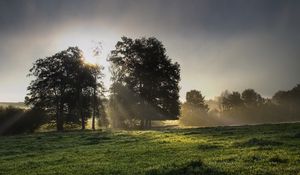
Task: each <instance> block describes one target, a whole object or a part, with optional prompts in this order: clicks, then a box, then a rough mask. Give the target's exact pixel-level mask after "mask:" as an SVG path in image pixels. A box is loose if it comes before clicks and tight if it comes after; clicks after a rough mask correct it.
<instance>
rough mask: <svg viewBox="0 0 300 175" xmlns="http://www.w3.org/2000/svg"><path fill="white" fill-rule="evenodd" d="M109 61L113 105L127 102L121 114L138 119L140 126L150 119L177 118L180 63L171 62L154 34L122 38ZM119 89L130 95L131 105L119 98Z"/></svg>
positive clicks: (147, 122) (146, 123) (124, 99)
mask: <svg viewBox="0 0 300 175" xmlns="http://www.w3.org/2000/svg"><path fill="white" fill-rule="evenodd" d="M109 61H110V62H111V64H112V67H111V70H112V80H113V82H114V83H113V85H112V88H111V91H112V94H113V96H112V98H113V99H114V104H115V105H114V106H116V104H117V103H118V104H124V105H126V106H128V105H129V107H126V108H124V110H123V109H122V110H123V113H127V114H128V115H129V116H130V118H131V119H133V120H137V119H138V120H140V126H141V127H142V128H144V127H149V126H151V120H157V119H158V120H164V119H177V116H178V115H179V94H178V93H179V86H178V83H179V80H180V69H179V64H178V63H172V61H171V59H170V58H169V57H168V56H167V55H166V49H165V48H164V46H163V44H162V43H161V42H160V41H158V40H157V39H156V38H153V37H151V38H141V39H135V40H133V39H131V38H127V37H122V39H121V41H119V42H118V43H117V44H116V48H115V50H113V51H112V52H111V56H110V58H109ZM116 87H117V88H116ZM122 89H123V90H122ZM121 91H122V92H126V93H127V94H130V96H131V97H130V98H131V99H132V100H131V101H130V103H131V104H128V103H127V102H126V100H127V99H126V97H125V98H124V97H122V96H124V95H122V94H120V92H121ZM116 100H120V101H119V102H117V101H116ZM125 103H126V104H125ZM120 110H121V109H118V110H115V112H116V111H120ZM130 110H131V111H130ZM120 115H122V114H120ZM120 115H119V116H120ZM131 119H130V120H131Z"/></svg>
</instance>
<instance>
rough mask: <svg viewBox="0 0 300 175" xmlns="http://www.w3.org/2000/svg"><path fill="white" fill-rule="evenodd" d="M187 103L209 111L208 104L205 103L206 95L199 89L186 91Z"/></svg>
mask: <svg viewBox="0 0 300 175" xmlns="http://www.w3.org/2000/svg"><path fill="white" fill-rule="evenodd" d="M186 104H187V105H189V106H193V107H196V108H200V109H202V110H203V111H208V105H207V104H206V103H205V100H204V96H202V94H201V92H200V91H198V90H191V91H189V92H187V93H186Z"/></svg>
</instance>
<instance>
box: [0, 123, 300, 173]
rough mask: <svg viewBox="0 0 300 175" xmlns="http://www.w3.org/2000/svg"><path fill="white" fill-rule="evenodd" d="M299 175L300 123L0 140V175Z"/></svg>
mask: <svg viewBox="0 0 300 175" xmlns="http://www.w3.org/2000/svg"><path fill="white" fill-rule="evenodd" d="M55 173H57V174H72V175H75V174H80V175H81V174H201V173H203V174H206V175H209V174H223V175H225V174H237V175H238V174H245V175H246V174H278V175H279V174H280V175H283V174H293V175H295V174H300V123H298V124H279V125H259V126H242V127H217V128H200V129H178V130H175V129H174V130H162V131H119V132H91V131H86V132H79V131H78V132H66V133H37V134H33V135H20V136H8V137H0V174H3V175H4V174H5V175H7V174H55Z"/></svg>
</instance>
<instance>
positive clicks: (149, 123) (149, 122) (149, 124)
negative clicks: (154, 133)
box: [148, 120, 152, 129]
mask: <svg viewBox="0 0 300 175" xmlns="http://www.w3.org/2000/svg"><path fill="white" fill-rule="evenodd" d="M151 125H152V124H151V120H148V129H151V127H152V126H151Z"/></svg>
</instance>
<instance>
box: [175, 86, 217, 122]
mask: <svg viewBox="0 0 300 175" xmlns="http://www.w3.org/2000/svg"><path fill="white" fill-rule="evenodd" d="M208 110H209V108H208V105H207V104H206V102H205V99H204V96H203V95H202V94H201V92H200V91H198V90H191V91H189V92H187V93H186V102H184V103H183V104H182V105H181V116H180V120H179V121H180V123H181V124H183V125H187V126H195V125H198V126H210V125H211V124H213V122H214V121H213V119H212V118H209V116H208V113H207V112H208Z"/></svg>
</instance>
